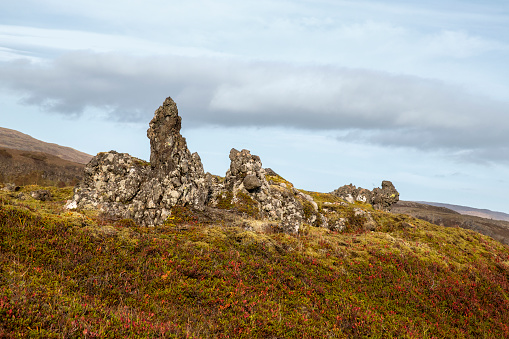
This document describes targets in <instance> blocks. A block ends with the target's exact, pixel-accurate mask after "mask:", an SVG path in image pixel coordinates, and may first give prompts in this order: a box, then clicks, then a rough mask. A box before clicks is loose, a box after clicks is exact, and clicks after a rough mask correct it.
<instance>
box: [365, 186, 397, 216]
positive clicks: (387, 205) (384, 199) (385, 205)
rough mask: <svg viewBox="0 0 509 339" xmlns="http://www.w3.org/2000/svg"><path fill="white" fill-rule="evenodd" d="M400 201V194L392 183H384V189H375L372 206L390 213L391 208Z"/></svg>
mask: <svg viewBox="0 0 509 339" xmlns="http://www.w3.org/2000/svg"><path fill="white" fill-rule="evenodd" d="M398 201H399V192H398V191H397V190H396V188H395V187H394V185H393V184H392V182H390V181H387V180H385V181H382V188H378V187H377V188H375V189H373V196H372V198H371V204H372V205H373V207H374V208H376V209H379V210H383V211H389V210H390V209H391V206H392V205H394V204H395V203H397V202H398Z"/></svg>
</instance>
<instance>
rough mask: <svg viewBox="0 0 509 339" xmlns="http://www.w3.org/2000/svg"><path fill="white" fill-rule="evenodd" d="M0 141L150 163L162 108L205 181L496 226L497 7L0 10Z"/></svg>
mask: <svg viewBox="0 0 509 339" xmlns="http://www.w3.org/2000/svg"><path fill="white" fill-rule="evenodd" d="M0 8H1V11H0V126H1V127H5V128H11V129H15V130H18V131H20V132H23V133H26V134H29V135H31V136H33V137H35V138H37V139H41V140H43V141H46V142H52V143H57V144H60V145H63V146H70V147H73V148H75V149H78V150H80V151H83V152H86V153H89V154H92V155H95V154H96V153H98V152H102V151H109V150H116V151H118V152H123V153H129V154H131V155H133V156H136V157H139V158H142V159H149V157H150V154H149V153H150V147H149V141H148V139H147V137H146V130H147V128H148V123H149V121H150V120H151V118H152V117H153V114H154V111H155V110H156V109H157V107H159V106H160V105H161V104H162V103H163V101H164V99H165V98H166V97H168V96H171V97H172V98H173V99H174V100H175V102H176V103H177V106H178V109H179V114H180V116H181V117H182V126H183V128H182V131H181V133H182V135H183V136H184V137H186V139H187V143H188V147H189V149H190V150H191V152H198V154H199V155H200V157H201V159H202V162H203V165H204V168H205V171H208V172H211V173H213V174H217V175H222V176H224V174H225V172H226V170H227V169H228V167H229V159H228V155H229V151H230V149H231V148H232V147H233V148H236V149H238V150H241V149H244V148H245V149H249V150H250V151H251V153H252V154H256V155H259V156H260V157H261V160H262V163H263V166H264V167H270V168H272V169H273V170H275V171H276V172H277V173H279V174H280V175H282V176H283V177H285V178H286V179H287V180H289V181H291V182H293V183H294V184H295V185H296V186H297V187H299V188H303V189H306V190H311V191H320V192H330V191H332V190H334V189H336V188H338V187H340V186H342V185H345V184H350V183H353V184H354V185H356V186H361V187H364V188H368V189H372V188H374V187H378V186H380V185H381V182H382V180H390V181H392V182H393V183H394V185H395V187H396V188H397V189H398V191H399V192H400V198H401V199H402V200H418V201H433V202H443V203H451V204H457V205H466V206H471V207H477V208H487V209H491V210H496V211H501V212H506V213H509V204H508V199H507V192H508V191H509V133H508V131H509V64H508V63H507V60H509V2H507V1H505V0H482V1H481V0H462V1H455V0H441V1H437V0H430V1H426V2H423V1H414V0H406V1H404V0H385V1H364V0H346V1H342V0H313V1H307V0H293V1H288V0H287V1H284V0H270V1H266V0H257V1H251V0H244V1H233V0H215V1H205V0H187V1H185V2H184V1H173V0H164V1H162V0H161V1H159V0H152V1H151V0H144V1H137V0H132V1H117V0H111V1H110V0H101V1H98V0H86V1H84V0H73V1H63V0H43V1H41V0H17V1H11V0H9V1H8V0H0Z"/></svg>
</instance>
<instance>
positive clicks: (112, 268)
mask: <svg viewBox="0 0 509 339" xmlns="http://www.w3.org/2000/svg"><path fill="white" fill-rule="evenodd" d="M39 188H40V187H36V186H29V187H23V188H22V190H21V192H22V193H23V192H25V193H26V192H29V191H31V190H35V189H39ZM47 189H49V190H51V192H52V195H53V201H47V202H41V201H36V200H33V199H31V198H27V199H26V200H19V199H17V195H18V194H19V192H16V193H9V192H4V191H0V192H1V193H0V272H1V274H0V337H7V338H30V337H33V338H40V337H44V338H62V337H63V338H77V337H80V338H95V337H100V338H117V337H129V338H153V337H160V338H184V337H185V338H293V337H295V338H297V337H298V338H329V337H331V338H350V337H366V338H367V337H369V338H479V337H481V338H483V337H484V338H504V337H506V338H507V337H509V326H508V324H509V249H508V247H507V246H505V245H502V244H500V243H498V242H496V241H494V240H492V239H491V238H489V237H486V236H484V235H481V234H478V233H475V232H473V231H469V230H465V229H461V228H445V227H441V226H436V225H433V224H430V223H428V222H425V221H423V220H419V219H414V218H412V217H409V216H406V215H402V214H391V213H387V212H381V211H374V210H372V209H371V210H370V207H369V206H364V205H360V204H354V205H346V204H340V201H338V200H337V199H338V198H337V197H333V196H330V195H328V194H323V193H311V192H308V193H310V194H311V195H312V196H313V198H314V199H315V202H317V204H318V205H319V207H320V208H322V207H323V205H324V204H325V203H327V207H328V208H329V209H331V206H332V207H334V209H335V210H336V211H337V213H340V214H341V213H342V214H344V215H346V216H347V215H348V214H349V213H350V211H352V209H354V208H362V209H368V210H369V211H370V213H371V215H372V217H373V219H374V220H375V221H376V222H377V224H378V225H379V227H378V228H377V230H376V232H365V231H364V230H363V228H362V227H360V226H359V225H356V224H355V222H350V224H349V227H348V228H347V229H346V230H345V231H344V232H343V233H335V232H329V231H327V230H325V229H323V228H316V227H309V232H307V234H301V235H299V236H292V235H288V234H281V233H259V232H256V231H250V230H246V229H245V228H242V227H239V226H238V225H241V224H242V223H241V222H236V221H233V220H238V218H239V217H237V218H227V213H228V212H227V210H221V211H222V213H224V214H217V216H216V217H215V219H214V220H213V219H210V218H209V219H207V218H204V217H203V216H201V215H200V214H199V213H197V212H194V211H192V210H189V209H186V208H185V207H178V208H176V209H175V210H174V213H173V214H172V216H171V217H170V218H169V219H168V220H167V222H166V223H165V225H163V226H160V227H153V228H148V227H137V226H136V225H135V224H134V223H133V222H132V221H130V220H117V221H113V220H105V219H104V218H102V217H101V216H100V215H98V214H96V213H91V212H86V213H85V212H83V211H77V212H69V211H66V210H64V209H63V207H62V206H63V204H64V202H65V200H66V199H69V198H70V197H71V194H72V188H70V187H67V188H61V189H58V188H55V187H51V188H47ZM27 196H28V195H27ZM222 217H224V218H222ZM221 218H222V219H221ZM352 220H353V221H355V220H354V219H352ZM248 224H249V223H248Z"/></svg>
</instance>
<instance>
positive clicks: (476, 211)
mask: <svg viewBox="0 0 509 339" xmlns="http://www.w3.org/2000/svg"><path fill="white" fill-rule="evenodd" d="M418 202H419V203H421V204H426V205H432V206H439V207H445V208H448V209H450V210H453V211H456V212H458V213H460V214H464V215H472V216H475V217H480V218H485V219H495V220H504V221H509V214H507V213H503V212H496V211H491V210H488V209H480V208H473V207H467V206H460V205H452V204H444V203H440V202H426V201H418Z"/></svg>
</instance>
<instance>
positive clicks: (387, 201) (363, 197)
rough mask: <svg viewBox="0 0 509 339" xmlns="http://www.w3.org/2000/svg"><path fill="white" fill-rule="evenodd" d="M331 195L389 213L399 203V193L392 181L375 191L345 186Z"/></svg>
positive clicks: (385, 182) (383, 183) (383, 182)
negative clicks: (369, 205) (366, 204)
mask: <svg viewBox="0 0 509 339" xmlns="http://www.w3.org/2000/svg"><path fill="white" fill-rule="evenodd" d="M331 194H333V195H335V196H337V197H339V198H341V199H343V200H345V201H347V202H349V203H354V202H355V201H360V202H364V203H368V204H371V205H373V207H374V208H376V209H379V210H384V211H389V210H390V208H391V206H392V205H393V204H395V203H396V202H398V201H399V193H398V191H397V190H396V188H395V187H394V185H393V184H392V182H390V181H386V180H384V181H382V188H378V187H377V188H375V189H373V191H370V190H367V189H365V188H362V187H359V188H357V187H355V186H354V185H352V184H350V185H345V186H342V187H339V188H338V189H336V190H334V191H332V192H331Z"/></svg>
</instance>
